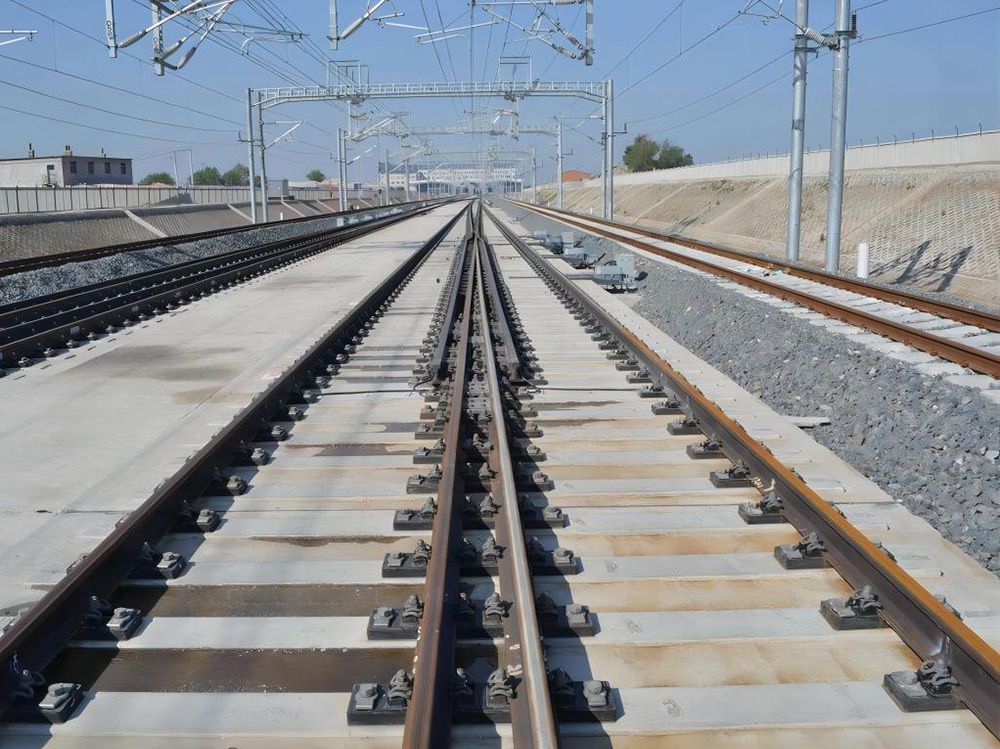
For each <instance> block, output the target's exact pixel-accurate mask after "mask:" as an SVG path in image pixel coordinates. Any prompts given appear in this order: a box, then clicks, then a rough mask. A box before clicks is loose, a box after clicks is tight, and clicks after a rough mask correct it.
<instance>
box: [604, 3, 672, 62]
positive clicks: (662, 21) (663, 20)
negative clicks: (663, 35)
mask: <svg viewBox="0 0 1000 749" xmlns="http://www.w3.org/2000/svg"><path fill="white" fill-rule="evenodd" d="M683 5H684V0H680V2H678V3H677V5H675V6H674V7H673V8H671V9H670V10H669V11H667V14H666V15H665V16H663V18H661V19H660V20H659V21H658V22H657V23H656V25H655V26H653V28H652V29H650V31H649V33H648V34H646V36H644V37H643V38H642V39H640V40H639V41H638V42H636V44H635V45H634V46H633V47H632V49H630V50H629V51H628V52H626V53H625V56H624V57H622V59H620V60H619V61H618V62H616V63H615V65H614V67H612V68H611V69H610V70H609V71H608V72H607V73H605V74H604V75H602V76H601V77H602V78H607V77H608V76H609V75H611V74H612V73H614V72H615V71H616V70H618V68H620V67H621V66H622V64H623V63H624V62H625V61H626V60H628V59H629V58H630V57H631V56H632V55H633V54H635V51H636V50H637V49H639V47H641V46H642V45H643V44H645V43H646V42H647V41H649V39H650V38H651V37H652V36H653V34H655V33H656V32H657V31H659V30H660V27H661V26H662V25H663V24H665V23H666V22H667V21H668V20H669V19H670V17H671V16H673V15H674V13H676V12H677V11H678V10H680V9H681V7H682V6H683Z"/></svg>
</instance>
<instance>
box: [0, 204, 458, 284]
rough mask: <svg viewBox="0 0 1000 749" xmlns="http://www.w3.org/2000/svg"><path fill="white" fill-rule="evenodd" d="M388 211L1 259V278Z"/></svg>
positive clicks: (373, 210)
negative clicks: (200, 241)
mask: <svg viewBox="0 0 1000 749" xmlns="http://www.w3.org/2000/svg"><path fill="white" fill-rule="evenodd" d="M435 202H439V201H415V202H412V203H401V204H399V205H395V206H392V208H399V209H402V210H404V211H406V210H412V209H414V208H417V207H424V206H427V205H431V203H435ZM387 210H389V209H386V208H380V207H375V208H358V209H356V210H352V211H337V212H334V213H327V214H324V215H322V216H303V217H301V218H290V219H286V220H284V221H269V222H268V223H266V224H265V223H261V224H256V225H250V226H232V227H226V228H223V229H209V230H208V231H201V232H194V233H192V234H179V235H176V236H170V237H163V238H159V237H157V238H154V239H143V240H140V241H138V242H124V243H122V244H116V245H108V246H106V247H93V248H90V249H86V250H72V251H70V252H54V253H51V254H48V255H36V256H34V257H25V258H15V259H12V260H3V261H0V278H2V277H3V276H10V275H14V274H15V273H24V272H25V271H29V270H39V269H41V268H52V267H55V266H58V265H63V264H64V263H80V262H84V261H86V260H97V259H98V258H102V257H108V256H109V255H117V254H118V253H121V252H137V251H140V250H151V249H156V248H157V247H163V246H164V245H176V244H184V243H186V242H196V241H198V240H201V239H215V238H218V237H227V236H232V235H234V234H240V233H241V232H247V231H254V230H255V229H261V228H266V227H275V226H289V225H293V224H303V225H308V223H309V222H310V221H314V220H317V219H331V218H338V217H340V218H343V219H344V220H345V221H356V220H370V219H364V217H365V216H369V215H370V216H372V217H375V216H377V215H379V214H384V213H385V212H386V211H387Z"/></svg>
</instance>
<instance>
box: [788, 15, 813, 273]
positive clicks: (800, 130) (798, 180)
mask: <svg viewBox="0 0 1000 749" xmlns="http://www.w3.org/2000/svg"><path fill="white" fill-rule="evenodd" d="M795 26H796V29H795V58H794V62H793V63H792V151H791V154H790V155H789V166H788V236H787V237H786V240H785V256H786V257H787V258H788V260H789V262H793V263H794V262H797V261H798V259H799V237H800V235H801V232H802V168H803V159H804V150H805V136H806V65H807V61H808V55H809V40H808V37H806V34H805V31H806V29H807V28H809V0H795Z"/></svg>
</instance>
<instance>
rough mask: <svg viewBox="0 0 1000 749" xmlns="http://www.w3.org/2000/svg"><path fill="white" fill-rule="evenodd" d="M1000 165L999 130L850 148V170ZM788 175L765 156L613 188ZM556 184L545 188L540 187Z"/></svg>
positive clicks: (809, 164)
mask: <svg viewBox="0 0 1000 749" xmlns="http://www.w3.org/2000/svg"><path fill="white" fill-rule="evenodd" d="M985 162H1000V130H992V131H987V132H984V133H970V134H966V135H959V136H950V137H941V138H918V139H915V140H903V141H897V142H895V143H882V144H878V145H876V144H871V145H867V146H853V147H852V148H849V149H847V158H846V168H847V169H848V170H850V171H855V170H859V169H894V168H904V167H925V166H951V165H955V164H974V163H985ZM829 168H830V152H829V151H828V150H823V151H813V152H812V153H807V154H806V156H805V162H804V171H805V174H806V175H808V176H821V175H825V174H826V173H827V171H829ZM787 174H788V154H781V155H776V156H766V157H762V158H758V159H743V160H738V161H719V162H715V163H711V164H696V165H694V166H685V167H678V168H677V169H657V170H654V171H651V172H638V173H636V174H621V175H617V174H616V175H615V186H616V187H617V186H622V187H624V186H626V185H649V184H661V183H668V182H686V181H689V180H696V179H719V178H726V179H731V178H737V177H777V176H783V175H784V176H787ZM600 186H601V181H600V179H591V180H586V181H584V182H573V183H567V184H566V185H564V188H565V189H579V188H580V187H600ZM545 187H550V188H554V187H555V185H551V184H549V185H542V186H541V188H545Z"/></svg>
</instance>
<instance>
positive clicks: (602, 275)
mask: <svg viewBox="0 0 1000 749" xmlns="http://www.w3.org/2000/svg"><path fill="white" fill-rule="evenodd" d="M637 280H638V279H637V278H636V274H635V258H634V257H633V256H632V255H624V254H623V255H615V258H614V260H609V261H608V262H606V263H601V264H600V265H598V266H597V267H596V268H594V281H595V282H596V283H598V284H600V285H601V286H603V287H604V288H606V289H608V290H609V291H637V290H638V288H639V287H638V285H637V283H636V282H637Z"/></svg>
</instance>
